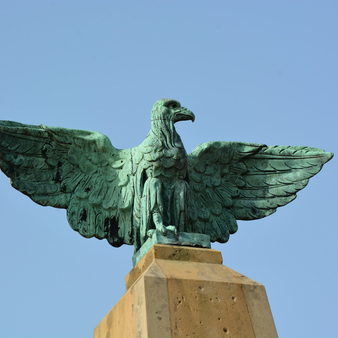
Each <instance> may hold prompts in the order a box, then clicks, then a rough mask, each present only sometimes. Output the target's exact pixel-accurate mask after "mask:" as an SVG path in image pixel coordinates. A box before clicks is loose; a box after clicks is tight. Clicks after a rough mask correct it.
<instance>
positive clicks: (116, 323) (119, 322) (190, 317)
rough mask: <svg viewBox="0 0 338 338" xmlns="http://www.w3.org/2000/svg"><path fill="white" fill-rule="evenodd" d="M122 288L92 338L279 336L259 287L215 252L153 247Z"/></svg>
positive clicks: (185, 248) (264, 295)
mask: <svg viewBox="0 0 338 338" xmlns="http://www.w3.org/2000/svg"><path fill="white" fill-rule="evenodd" d="M126 287H127V291H126V293H125V294H124V296H123V297H122V298H121V299H120V300H119V302H118V303H117V304H116V305H115V306H114V307H113V308H112V309H111V310H110V312H109V313H108V314H107V315H106V317H105V318H103V320H102V321H101V322H100V323H99V325H98V326H97V327H96V328H95V330H94V337H95V338H113V337H114V338H115V337H116V338H136V337H138V338H173V337H175V338H183V337H191V338H193V337H194V338H218V337H238V338H251V337H256V338H274V337H278V336H277V332H276V328H275V325H274V321H273V318H272V314H271V311H270V307H269V302H268V299H267V296H266V293H265V289H264V286H263V285H262V284H259V283H257V282H255V281H253V280H251V279H249V278H247V277H245V276H243V275H241V274H239V273H238V272H235V271H233V270H231V269H229V268H227V267H226V266H224V265H222V255H221V253H220V252H219V251H216V250H211V249H202V248H189V247H182V246H169V245H158V244H157V245H154V246H153V247H152V249H151V250H150V251H149V252H148V253H147V254H146V255H145V256H144V257H143V258H142V259H141V260H140V261H139V262H138V264H137V265H136V266H135V267H134V269H133V270H131V272H130V273H129V274H128V275H127V277H126Z"/></svg>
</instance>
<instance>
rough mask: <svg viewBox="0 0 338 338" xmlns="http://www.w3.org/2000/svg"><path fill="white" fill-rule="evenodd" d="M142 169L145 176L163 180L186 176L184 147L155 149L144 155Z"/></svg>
mask: <svg viewBox="0 0 338 338" xmlns="http://www.w3.org/2000/svg"><path fill="white" fill-rule="evenodd" d="M144 159H145V163H144V169H145V171H146V176H147V177H153V178H159V179H163V180H164V181H168V180H169V181H170V180H175V179H182V180H184V179H185V178H186V174H187V154H186V152H185V150H184V148H181V147H179V148H178V147H177V148H170V149H164V150H159V151H155V152H153V153H152V154H151V156H145V158H144Z"/></svg>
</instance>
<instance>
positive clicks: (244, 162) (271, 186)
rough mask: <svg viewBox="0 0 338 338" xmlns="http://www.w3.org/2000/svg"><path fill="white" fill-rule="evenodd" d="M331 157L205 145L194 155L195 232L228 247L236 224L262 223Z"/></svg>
mask: <svg viewBox="0 0 338 338" xmlns="http://www.w3.org/2000/svg"><path fill="white" fill-rule="evenodd" d="M332 156H333V155H332V154H331V153H327V152H324V151H322V150H320V149H316V148H310V147H290V146H273V147H268V146H265V145H259V144H249V143H240V142H208V143H203V144H201V145H200V146H198V147H197V148H196V149H195V150H194V151H193V152H192V153H191V154H190V155H189V179H190V186H191V189H192V195H193V196H192V198H191V206H190V215H191V222H192V226H193V227H194V232H200V233H205V234H210V236H211V240H212V241H219V242H226V241H227V240H228V238H229V234H232V233H234V232H236V230H237V222H236V220H254V219H258V218H262V217H265V216H268V215H271V214H272V213H274V212H275V211H276V209H277V208H278V207H281V206H283V205H286V204H287V203H289V202H291V201H292V200H293V199H295V198H296V193H297V192H298V191H299V190H301V189H303V188H304V187H305V186H306V185H307V183H308V181H309V179H310V178H311V177H312V176H313V175H315V174H316V173H318V172H319V171H320V169H321V168H322V166H323V165H324V164H325V163H326V162H327V161H328V160H330V159H331V158H332ZM195 210H196V211H195Z"/></svg>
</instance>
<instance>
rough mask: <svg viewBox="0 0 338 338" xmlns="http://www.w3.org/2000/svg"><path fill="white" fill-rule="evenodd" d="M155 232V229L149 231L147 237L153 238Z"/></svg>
mask: <svg viewBox="0 0 338 338" xmlns="http://www.w3.org/2000/svg"><path fill="white" fill-rule="evenodd" d="M155 231H156V230H155V229H150V230H148V231H147V236H148V237H153V234H154V233H155Z"/></svg>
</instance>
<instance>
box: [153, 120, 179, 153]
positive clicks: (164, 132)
mask: <svg viewBox="0 0 338 338" xmlns="http://www.w3.org/2000/svg"><path fill="white" fill-rule="evenodd" d="M151 133H152V134H153V135H154V136H155V137H156V138H157V141H159V142H160V143H161V145H162V146H163V147H164V148H175V147H178V146H180V143H181V139H180V136H179V135H178V134H177V132H176V129H175V126H174V123H173V121H171V120H167V119H163V120H162V119H158V120H152V121H151Z"/></svg>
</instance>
